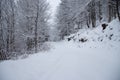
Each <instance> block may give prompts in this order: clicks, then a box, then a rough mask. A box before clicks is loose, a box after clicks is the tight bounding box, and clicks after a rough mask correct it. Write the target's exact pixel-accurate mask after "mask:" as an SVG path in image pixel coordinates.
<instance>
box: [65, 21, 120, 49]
mask: <svg viewBox="0 0 120 80" xmlns="http://www.w3.org/2000/svg"><path fill="white" fill-rule="evenodd" d="M102 24H107V25H108V26H106V28H105V29H104V30H103V28H102ZM102 24H101V25H100V26H98V27H97V28H94V29H88V30H86V29H81V30H79V32H77V33H76V34H72V35H71V36H69V37H66V40H68V41H73V42H75V43H78V44H79V46H85V45H87V46H88V44H90V47H99V44H104V45H108V46H109V47H117V46H118V47H119V45H120V22H119V21H118V20H113V21H112V22H111V23H102ZM96 43H97V45H95V44H96ZM118 44H119V45H118ZM101 47H105V46H101Z"/></svg>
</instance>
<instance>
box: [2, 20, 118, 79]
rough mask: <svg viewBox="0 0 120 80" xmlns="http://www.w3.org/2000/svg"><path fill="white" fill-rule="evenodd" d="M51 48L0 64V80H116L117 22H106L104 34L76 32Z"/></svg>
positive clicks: (99, 30)
mask: <svg viewBox="0 0 120 80" xmlns="http://www.w3.org/2000/svg"><path fill="white" fill-rule="evenodd" d="M71 37H72V38H71ZM68 38H71V40H69V41H68ZM51 45H52V49H51V50H50V51H48V52H44V53H43V52H40V53H38V54H34V55H31V56H30V57H29V58H27V59H22V60H16V61H12V60H9V61H4V62H1V63H0V80H120V23H119V22H118V21H117V20H114V21H112V22H111V23H109V24H108V26H107V28H106V29H105V30H104V31H103V30H102V27H101V26H99V27H97V28H95V29H93V30H87V31H84V30H80V31H79V32H78V33H76V34H73V35H71V36H69V37H67V38H66V40H64V41H62V42H53V43H52V42H51Z"/></svg>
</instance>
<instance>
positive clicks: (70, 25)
mask: <svg viewBox="0 0 120 80" xmlns="http://www.w3.org/2000/svg"><path fill="white" fill-rule="evenodd" d="M116 18H118V19H119V20H120V0H61V3H60V5H59V7H58V14H57V19H56V22H57V30H58V32H59V38H60V40H63V39H64V36H68V35H70V34H72V33H75V32H76V31H78V30H79V29H83V28H86V29H87V28H95V27H96V26H97V25H98V24H100V23H102V22H104V21H105V22H110V21H112V20H113V19H116Z"/></svg>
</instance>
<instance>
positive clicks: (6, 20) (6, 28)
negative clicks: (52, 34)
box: [0, 0, 49, 59]
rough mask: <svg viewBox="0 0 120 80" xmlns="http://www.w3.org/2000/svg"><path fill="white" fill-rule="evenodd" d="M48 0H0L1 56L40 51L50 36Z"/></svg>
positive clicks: (1, 57)
mask: <svg viewBox="0 0 120 80" xmlns="http://www.w3.org/2000/svg"><path fill="white" fill-rule="evenodd" d="M48 9H49V4H48V3H47V2H46V0H0V59H10V58H11V57H14V56H18V55H21V54H25V53H28V54H29V53H31V52H32V53H34V52H35V53H37V52H38V51H39V48H40V47H41V46H42V45H43V44H44V43H45V42H46V41H48V40H49V31H48V30H49V27H48V24H47V22H48V19H49V14H48V12H47V11H48Z"/></svg>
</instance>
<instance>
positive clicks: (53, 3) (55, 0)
mask: <svg viewBox="0 0 120 80" xmlns="http://www.w3.org/2000/svg"><path fill="white" fill-rule="evenodd" d="M47 1H48V2H49V3H50V6H51V9H50V13H51V16H52V18H51V20H50V22H51V23H52V22H54V16H55V14H56V9H57V6H58V5H59V3H60V0H47Z"/></svg>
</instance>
